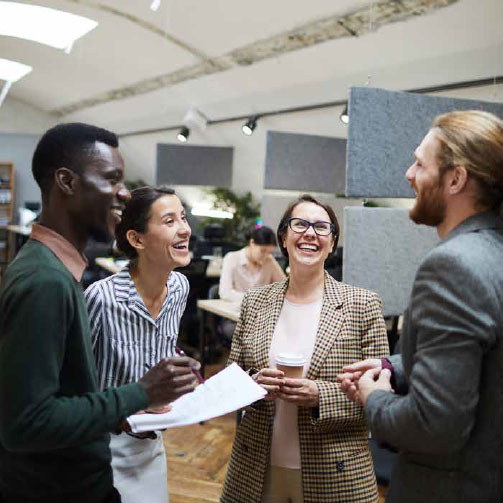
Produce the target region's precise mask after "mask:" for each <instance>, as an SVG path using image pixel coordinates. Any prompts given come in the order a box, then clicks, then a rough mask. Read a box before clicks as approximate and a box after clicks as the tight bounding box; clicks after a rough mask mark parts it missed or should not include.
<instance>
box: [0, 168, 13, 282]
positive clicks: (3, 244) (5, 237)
mask: <svg viewBox="0 0 503 503" xmlns="http://www.w3.org/2000/svg"><path fill="white" fill-rule="evenodd" d="M13 215H14V164H12V163H10V162H0V274H1V269H3V268H4V267H5V266H6V265H7V263H8V262H9V258H10V251H9V242H10V233H9V231H8V230H7V225H10V224H12V218H13Z"/></svg>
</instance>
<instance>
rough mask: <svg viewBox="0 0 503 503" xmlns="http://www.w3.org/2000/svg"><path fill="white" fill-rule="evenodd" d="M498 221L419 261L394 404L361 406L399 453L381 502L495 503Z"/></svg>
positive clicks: (500, 399) (499, 432) (502, 312)
mask: <svg viewBox="0 0 503 503" xmlns="http://www.w3.org/2000/svg"><path fill="white" fill-rule="evenodd" d="M502 338H503V220H502V219H500V218H499V217H498V216H497V215H495V214H493V213H479V214H477V215H475V216H472V217H470V218H469V219H467V220H465V221H464V222H463V223H461V224H460V225H459V226H458V227H456V228H455V229H453V230H452V231H451V232H450V233H449V234H448V235H447V236H446V237H445V239H443V240H442V241H440V243H439V244H438V245H437V246H436V247H435V248H434V249H433V250H431V251H430V252H429V253H428V255H427V256H426V257H425V259H424V260H423V262H422V264H421V266H420V267H419V270H418V272H417V275H416V278H415V281H414V285H413V288H412V293H411V298H410V302H409V306H408V308H407V310H406V311H405V314H404V324H403V330H402V336H401V342H400V348H401V355H394V356H392V357H391V361H392V364H393V367H394V370H395V379H396V383H395V384H396V386H395V388H396V394H391V393H386V392H384V391H375V392H373V393H372V394H371V395H370V396H369V398H368V401H367V404H366V413H367V419H368V424H369V427H370V430H371V432H372V436H373V438H375V439H376V440H377V441H378V442H380V443H383V444H387V445H389V446H391V447H393V448H395V449H396V450H398V451H399V456H398V461H397V465H396V467H395V470H394V473H393V475H392V479H391V486H390V491H389V493H388V499H387V501H389V502H392V503H412V502H414V503H415V502H417V503H426V502H428V503H435V502H442V503H444V502H445V503H460V502H466V503H468V502H470V503H496V502H498V503H500V502H503V345H502Z"/></svg>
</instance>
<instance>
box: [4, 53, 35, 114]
mask: <svg viewBox="0 0 503 503" xmlns="http://www.w3.org/2000/svg"><path fill="white" fill-rule="evenodd" d="M32 70H33V68H32V67H31V66H28V65H23V63H18V62H17V61H10V60H9V59H2V58H0V80H4V81H5V84H4V85H3V87H2V90H1V91H0V106H2V103H3V102H4V100H5V97H6V96H7V93H8V92H9V89H10V88H11V86H12V83H13V82H17V81H18V80H19V79H22V78H23V77H24V76H25V75H28V74H29V73H30V72H31V71H32Z"/></svg>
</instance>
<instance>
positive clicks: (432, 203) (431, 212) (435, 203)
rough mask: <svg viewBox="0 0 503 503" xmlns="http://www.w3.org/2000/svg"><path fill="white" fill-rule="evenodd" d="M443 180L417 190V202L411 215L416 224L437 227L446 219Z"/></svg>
mask: <svg viewBox="0 0 503 503" xmlns="http://www.w3.org/2000/svg"><path fill="white" fill-rule="evenodd" d="M442 189H443V180H442V179H441V180H439V181H438V182H437V183H434V184H433V185H432V186H430V187H423V189H422V190H419V191H417V196H416V204H415V205H414V207H413V208H412V209H411V210H410V212H409V216H410V218H411V220H412V221H413V222H415V223H416V224H424V225H430V226H432V227H437V226H438V225H440V224H441V223H442V222H443V221H444V219H445V212H446V207H445V201H444V199H443V197H442Z"/></svg>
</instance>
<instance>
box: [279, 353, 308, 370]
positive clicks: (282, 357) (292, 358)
mask: <svg viewBox="0 0 503 503" xmlns="http://www.w3.org/2000/svg"><path fill="white" fill-rule="evenodd" d="M278 363H279V364H280V365H285V367H298V366H299V365H304V363H306V359H305V358H304V357H303V356H302V355H300V354H298V353H279V354H278V355H277V356H276V364H278Z"/></svg>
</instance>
